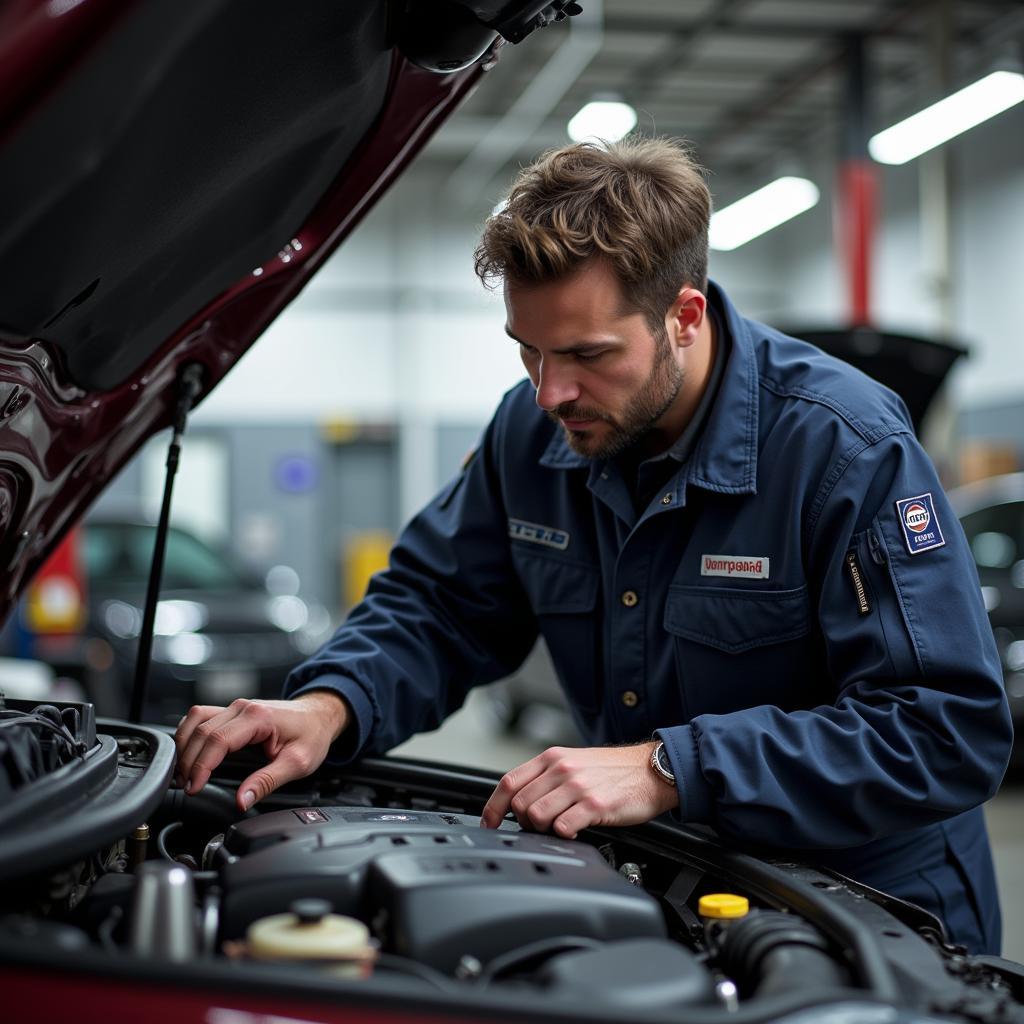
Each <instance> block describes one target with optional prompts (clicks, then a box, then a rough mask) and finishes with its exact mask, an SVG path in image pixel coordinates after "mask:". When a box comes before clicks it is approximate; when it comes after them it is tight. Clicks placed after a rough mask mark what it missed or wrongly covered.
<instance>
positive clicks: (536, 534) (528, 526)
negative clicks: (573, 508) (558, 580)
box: [508, 519, 569, 551]
mask: <svg viewBox="0 0 1024 1024" xmlns="http://www.w3.org/2000/svg"><path fill="white" fill-rule="evenodd" d="M508 535H509V536H510V537H511V538H512V539H513V540H526V541H529V542H530V543H531V544H543V545H544V547H546V548H557V549H558V550H559V551H564V550H565V549H566V548H567V547H568V546H569V534H568V533H567V532H566V531H565V530H559V529H556V528H555V527H554V526H541V525H540V523H527V522H525V521H524V520H522V519H510V520H509V521H508Z"/></svg>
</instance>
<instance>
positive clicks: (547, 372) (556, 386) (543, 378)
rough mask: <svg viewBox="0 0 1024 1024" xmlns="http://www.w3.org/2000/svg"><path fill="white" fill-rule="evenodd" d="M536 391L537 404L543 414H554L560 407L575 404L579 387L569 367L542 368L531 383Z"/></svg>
mask: <svg viewBox="0 0 1024 1024" xmlns="http://www.w3.org/2000/svg"><path fill="white" fill-rule="evenodd" d="M533 384H534V387H535V388H536V389H537V404H538V405H539V406H540V407H541V408H542V409H543V410H544V411H545V412H554V411H555V409H557V408H558V407H559V406H560V405H565V404H566V403H567V402H575V401H576V400H577V399H578V398H579V397H580V387H579V384H577V383H576V380H575V375H574V374H573V373H572V371H571V368H570V367H556V366H542V367H541V368H540V369H539V370H538V371H537V379H536V380H535V381H534V382H533Z"/></svg>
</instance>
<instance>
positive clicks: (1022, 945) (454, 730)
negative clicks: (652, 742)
mask: <svg viewBox="0 0 1024 1024" xmlns="http://www.w3.org/2000/svg"><path fill="white" fill-rule="evenodd" d="M546 745H547V744H537V743H531V742H529V741H528V740H525V739H522V738H520V737H518V736H516V737H512V736H506V735H504V734H502V733H500V732H498V731H496V729H495V725H494V722H493V719H492V718H491V717H490V715H489V713H488V707H487V700H486V697H485V695H484V694H482V693H479V692H476V693H473V694H471V695H470V699H469V701H468V702H467V704H466V706H465V707H464V708H463V709H462V710H461V711H459V712H458V713H457V714H455V715H453V716H452V717H451V718H450V719H448V721H447V722H446V723H445V724H444V725H443V726H442V727H441V728H440V729H438V730H436V731H435V732H432V733H427V734H425V735H423V736H417V737H416V738H415V739H412V740H410V741H409V742H408V743H405V744H403V745H402V746H401V747H398V748H397V749H396V750H395V753H396V754H401V755H403V756H405V757H418V758H422V759H424V760H428V761H441V762H446V763H449V764H465V765H474V766H478V767H485V768H491V769H493V770H494V771H499V772H501V771H506V770H508V769H509V768H514V767H515V766H516V765H518V764H522V762H523V761H526V760H529V758H531V757H532V756H533V755H534V754H536V753H539V752H540V750H542V749H544V747H545V746H546ZM985 814H986V818H987V819H988V827H989V831H990V833H991V836H992V847H993V851H994V853H995V861H996V874H997V875H998V878H999V890H1000V895H1001V898H1002V904H1003V955H1004V956H1005V957H1008V958H1009V959H1011V960H1018V961H1021V962H1024V784H1022V783H1017V784H1015V785H1009V784H1008V785H1006V786H1004V787H1003V789H1002V791H1001V792H1000V793H999V794H998V795H997V796H996V797H995V799H993V800H991V801H990V802H989V803H988V805H987V806H986V807H985Z"/></svg>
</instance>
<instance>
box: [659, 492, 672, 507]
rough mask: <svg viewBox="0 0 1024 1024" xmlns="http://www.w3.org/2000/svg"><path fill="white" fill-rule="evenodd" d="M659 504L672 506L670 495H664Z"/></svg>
mask: <svg viewBox="0 0 1024 1024" xmlns="http://www.w3.org/2000/svg"><path fill="white" fill-rule="evenodd" d="M661 503H662V505H671V504H672V495H671V494H666V495H665V497H664V498H662V499H661Z"/></svg>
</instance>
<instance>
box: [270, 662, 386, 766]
mask: <svg viewBox="0 0 1024 1024" xmlns="http://www.w3.org/2000/svg"><path fill="white" fill-rule="evenodd" d="M314 690H330V691H331V692H332V693H336V694H337V695H338V696H339V697H341V698H342V699H343V700H344V701H345V703H347V704H348V706H349V710H350V711H351V713H352V714H351V721H350V722H349V724H348V725H347V726H346V727H345V729H344V731H343V732H342V734H341V735H340V736H339V737H338V738H337V739H336V740H335V741H334V742H333V743H332V744H331V749H330V750H329V751H328V752H327V757H326V758H324V764H329V765H333V766H335V767H340V766H341V765H345V764H348V763H349V762H350V761H354V760H355V759H356V758H357V757H358V756H359V753H360V752H361V751H362V749H363V747H364V746H366V741H367V740H368V739H369V738H370V731H371V729H372V728H373V706H372V705H371V704H370V698H369V697H367V696H366V693H365V692H364V690H363V688H362V687H361V686H360V685H359V684H358V683H357V682H356V681H355V680H354V679H349V677H348V676H340V675H323V676H317V677H316V678H314V679H311V680H309V682H308V683H305V684H303V685H302V686H300V687H299V688H298V689H297V690H294V691H293V692H292V693H289V694H288V699H289V700H294V698H296V697H299V696H301V695H302V694H304V693H312V692H313V691H314Z"/></svg>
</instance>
